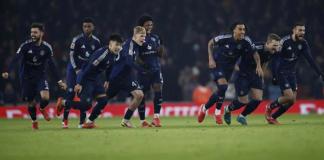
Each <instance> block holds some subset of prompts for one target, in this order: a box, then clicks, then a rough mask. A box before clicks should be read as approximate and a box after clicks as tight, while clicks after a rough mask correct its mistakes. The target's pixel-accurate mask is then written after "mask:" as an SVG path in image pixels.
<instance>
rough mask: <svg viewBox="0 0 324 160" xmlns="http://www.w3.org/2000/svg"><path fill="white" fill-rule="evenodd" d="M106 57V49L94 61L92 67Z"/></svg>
mask: <svg viewBox="0 0 324 160" xmlns="http://www.w3.org/2000/svg"><path fill="white" fill-rule="evenodd" d="M107 55H108V49H106V51H105V52H104V53H103V54H102V55H100V56H99V57H98V58H97V59H96V60H94V61H93V63H92V64H93V65H94V66H97V65H98V64H99V63H100V62H101V61H102V60H103V59H104V58H105V57H106V56H107Z"/></svg>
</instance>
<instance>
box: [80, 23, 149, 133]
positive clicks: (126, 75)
mask: <svg viewBox="0 0 324 160" xmlns="http://www.w3.org/2000/svg"><path fill="white" fill-rule="evenodd" d="M145 36H146V31H145V28H143V27H141V26H136V27H135V28H134V29H133V37H132V38H130V39H128V40H126V41H125V42H124V45H123V47H122V48H123V49H122V50H121V52H120V53H119V55H118V57H117V58H116V60H115V63H114V65H113V67H112V69H111V70H110V69H108V70H107V71H106V76H107V80H106V82H105V87H106V90H107V91H106V94H107V96H108V99H111V98H113V97H115V96H116V95H117V94H118V93H119V92H120V91H125V92H127V93H130V95H132V96H133V99H132V101H131V103H130V105H129V107H128V109H127V111H126V113H125V115H124V118H123V120H122V122H121V126H123V127H127V128H133V127H134V126H133V125H132V123H131V122H130V119H131V117H132V116H133V113H134V111H135V110H136V109H137V107H138V106H139V104H140V103H141V101H142V99H143V97H144V94H143V91H142V90H141V89H140V86H139V84H138V82H137V80H136V75H135V74H134V71H135V70H137V71H141V72H144V70H143V68H142V67H140V66H139V65H138V64H136V63H135V62H136V58H137V56H136V55H138V52H139V47H140V46H142V45H143V43H144V41H145ZM146 71H147V70H146ZM102 109H104V107H94V108H93V110H92V113H91V115H90V116H89V118H88V120H87V122H86V123H85V124H84V125H83V127H84V128H94V127H95V124H94V121H95V119H96V118H97V117H98V116H99V115H100V113H101V110H102Z"/></svg>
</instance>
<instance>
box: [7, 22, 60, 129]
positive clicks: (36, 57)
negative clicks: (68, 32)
mask: <svg viewBox="0 0 324 160" xmlns="http://www.w3.org/2000/svg"><path fill="white" fill-rule="evenodd" d="M30 36H31V39H29V40H27V41H25V42H24V43H22V44H21V45H20V47H19V49H18V51H17V53H16V56H15V58H14V59H13V60H12V62H11V63H10V66H9V68H8V71H6V72H4V73H2V77H3V78H5V79H7V78H8V77H9V73H10V71H12V70H13V68H14V65H15V64H16V63H17V62H19V61H20V68H19V78H20V84H21V88H22V97H23V100H24V101H26V102H27V105H28V112H29V115H30V117H31V119H32V128H33V129H38V122H37V117H36V96H37V95H38V93H39V94H40V108H39V110H40V112H41V113H42V114H43V116H44V119H45V120H46V121H50V117H49V115H48V113H47V112H46V110H45V107H46V106H47V105H48V103H49V87H48V83H47V80H46V79H47V78H46V74H45V73H46V68H47V65H48V67H49V68H50V69H51V71H52V72H53V74H54V78H55V80H57V83H58V85H59V86H60V87H61V88H63V89H64V88H65V87H66V85H65V84H64V83H63V81H62V80H59V76H58V72H57V69H56V66H55V64H54V62H53V59H52V57H53V50H52V46H51V45H50V44H48V43H47V42H45V41H44V40H43V36H44V25H43V24H42V23H33V24H32V25H31V30H30Z"/></svg>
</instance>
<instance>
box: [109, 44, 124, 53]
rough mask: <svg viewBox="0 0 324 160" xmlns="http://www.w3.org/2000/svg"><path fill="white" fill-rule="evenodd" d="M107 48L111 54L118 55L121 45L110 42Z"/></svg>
mask: <svg viewBox="0 0 324 160" xmlns="http://www.w3.org/2000/svg"><path fill="white" fill-rule="evenodd" d="M108 47H109V50H110V51H111V52H113V53H114V54H118V53H119V52H120V50H121V48H122V44H121V43H119V42H117V41H110V42H109V45H108Z"/></svg>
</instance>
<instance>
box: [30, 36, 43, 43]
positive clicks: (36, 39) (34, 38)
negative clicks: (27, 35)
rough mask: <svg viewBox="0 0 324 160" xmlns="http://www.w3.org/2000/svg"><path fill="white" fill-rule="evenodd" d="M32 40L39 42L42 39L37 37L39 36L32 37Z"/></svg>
mask: <svg viewBox="0 0 324 160" xmlns="http://www.w3.org/2000/svg"><path fill="white" fill-rule="evenodd" d="M31 39H32V41H33V42H35V43H38V42H40V41H41V38H37V37H31Z"/></svg>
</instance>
